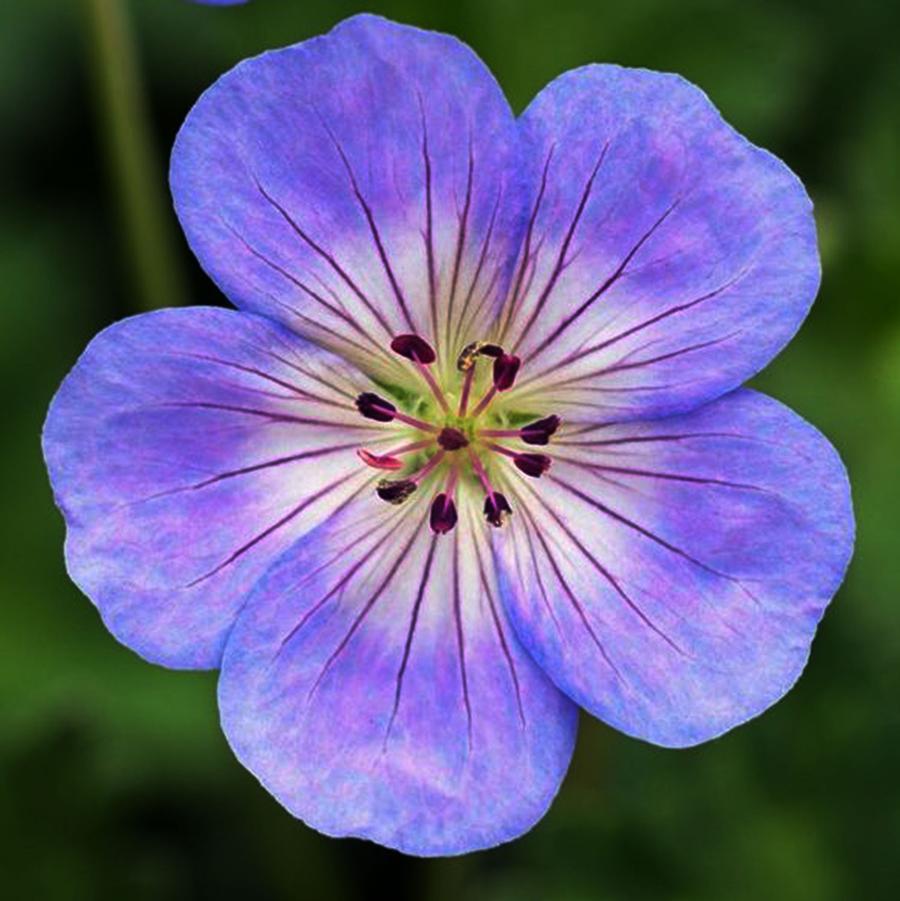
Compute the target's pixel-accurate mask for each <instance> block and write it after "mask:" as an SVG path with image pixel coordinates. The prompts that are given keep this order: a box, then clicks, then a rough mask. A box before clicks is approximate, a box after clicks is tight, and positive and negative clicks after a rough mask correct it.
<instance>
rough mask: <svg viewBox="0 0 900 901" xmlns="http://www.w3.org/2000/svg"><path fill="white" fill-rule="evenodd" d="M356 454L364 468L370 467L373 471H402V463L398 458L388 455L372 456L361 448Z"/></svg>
mask: <svg viewBox="0 0 900 901" xmlns="http://www.w3.org/2000/svg"><path fill="white" fill-rule="evenodd" d="M356 454H357V456H358V457H359V459H360V460H362V461H363V463H365V464H366V466H371V467H372V468H373V469H395V470H396V469H403V461H402V460H401V459H400V458H399V457H392V456H390V454H381V455H379V454H373V453H372V452H371V451H367V450H366V449H365V448H364V447H361V448H360V449H359V450H358V451H357V452H356Z"/></svg>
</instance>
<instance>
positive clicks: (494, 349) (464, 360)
mask: <svg viewBox="0 0 900 901" xmlns="http://www.w3.org/2000/svg"><path fill="white" fill-rule="evenodd" d="M502 355H503V348H502V347H500V345H499V344H488V343H487V342H485V341H473V342H472V343H471V344H467V345H466V346H465V347H464V348H463V349H462V350H461V351H460V354H459V356H458V357H457V358H456V368H457V369H458V370H459V371H460V372H464V373H465V376H464V377H463V386H462V394H461V395H460V398H459V409H458V410H457V415H458V416H465V415H466V409H467V408H468V406H469V392H470V391H471V390H472V380H473V379H474V378H475V364H476V363H477V362H478V357H479V356H484V357H500V356H502Z"/></svg>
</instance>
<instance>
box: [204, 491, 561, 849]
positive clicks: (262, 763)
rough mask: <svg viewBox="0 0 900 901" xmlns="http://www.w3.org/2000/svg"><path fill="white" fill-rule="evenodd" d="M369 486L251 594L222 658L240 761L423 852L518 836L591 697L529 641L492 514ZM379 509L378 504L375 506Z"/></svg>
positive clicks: (326, 813)
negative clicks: (556, 681)
mask: <svg viewBox="0 0 900 901" xmlns="http://www.w3.org/2000/svg"><path fill="white" fill-rule="evenodd" d="M422 495H423V492H419V493H418V494H416V495H414V496H413V498H412V499H411V500H410V501H408V502H407V504H406V505H405V506H403V507H400V508H397V507H384V506H382V507H379V508H373V506H372V504H373V501H372V500H370V499H369V498H362V499H360V500H359V501H358V502H354V503H353V504H351V505H349V506H348V507H347V508H346V510H345V511H343V512H342V513H341V514H339V515H338V516H336V517H333V518H332V519H330V520H329V521H328V522H327V523H326V524H324V525H323V526H321V527H320V528H319V529H317V530H316V531H315V532H313V533H311V534H309V535H307V536H306V537H305V538H304V539H302V540H301V541H300V542H298V544H297V545H296V546H294V547H293V548H291V550H290V551H289V552H288V553H286V554H285V555H284V557H283V558H282V559H281V561H280V562H279V563H278V564H276V565H275V567H274V568H273V571H272V572H271V573H270V574H269V575H267V576H266V577H265V578H264V579H263V581H262V582H260V584H259V586H258V587H257V589H256V590H255V592H254V594H253V597H252V599H251V601H250V602H249V603H248V605H247V607H246V608H245V610H244V611H243V612H242V613H241V615H240V617H239V618H238V621H237V623H236V624H235V627H234V630H233V632H232V633H231V636H230V637H229V640H228V644H227V646H226V649H225V655H224V658H223V663H222V675H221V679H220V683H219V702H220V707H221V713H222V725H223V728H224V730H225V734H226V736H227V737H228V740H229V742H230V743H231V746H232V748H233V749H234V751H235V753H236V754H237V756H238V758H239V759H240V760H241V761H242V762H243V763H244V764H245V765H246V766H247V767H248V768H249V769H250V770H251V771H252V772H254V773H255V774H256V776H257V777H258V778H259V779H260V781H261V782H262V783H263V784H264V785H265V786H266V787H267V788H268V789H269V791H271V792H272V793H273V794H274V795H275V796H276V797H277V798H278V800H279V801H280V802H281V803H282V804H284V805H285V807H287V808H288V810H290V811H291V812H292V813H293V814H295V815H296V816H298V817H300V818H302V819H303V820H304V821H306V822H307V823H308V824H309V825H311V826H313V827H314V828H316V829H318V830H320V831H322V832H325V833H327V834H329V835H336V836H356V837H361V838H369V839H372V840H373V841H376V842H378V843H380V844H382V845H387V846H389V847H392V848H398V849H400V850H401V851H404V852H406V853H409V854H417V855H423V856H431V855H445V854H458V853H462V852H465V851H471V850H474V849H477V848H485V847H489V846H492V845H496V844H498V843H500V842H503V841H506V840H508V839H511V838H513V837H515V836H517V835H519V834H521V833H523V832H525V831H526V830H528V829H529V828H531V826H533V825H534V823H535V822H536V821H537V820H538V819H539V818H540V817H541V816H542V815H543V813H544V812H545V810H546V809H547V807H548V806H549V804H550V802H551V800H552V799H553V796H554V795H555V794H556V791H557V788H558V786H559V783H560V781H561V779H562V777H563V775H564V773H565V770H566V767H567V766H568V762H569V758H570V756H571V753H572V747H573V743H574V739H575V730H576V720H577V716H576V714H577V708H576V707H575V706H574V705H573V704H572V703H571V702H570V701H569V700H568V699H567V698H566V697H565V696H564V695H563V694H561V693H560V692H559V691H557V689H556V688H554V687H553V685H552V684H551V683H550V681H549V680H548V679H547V678H546V677H545V676H544V674H543V673H542V672H541V671H540V670H539V669H538V668H537V667H536V666H535V665H534V663H533V661H532V660H531V659H530V658H529V657H528V655H527V654H526V653H525V652H524V651H523V650H522V648H521V646H520V645H519V643H518V642H517V641H516V639H515V636H514V634H513V632H512V630H511V629H510V627H509V624H508V622H507V620H506V616H505V613H504V611H503V609H502V607H501V605H500V601H499V598H498V596H497V594H496V586H495V581H494V575H493V566H492V564H491V559H490V551H489V549H488V548H487V547H486V540H485V529H486V528H487V526H485V524H484V523H483V522H481V521H480V518H479V519H478V520H476V519H475V517H474V516H473V510H472V509H469V508H466V507H463V509H461V510H460V523H459V526H458V527H457V528H456V529H455V530H454V531H453V532H452V533H450V534H448V535H440V536H438V535H435V534H433V533H431V532H430V531H429V529H428V510H429V500H430V497H428V498H426V497H424V496H422ZM375 503H377V502H375Z"/></svg>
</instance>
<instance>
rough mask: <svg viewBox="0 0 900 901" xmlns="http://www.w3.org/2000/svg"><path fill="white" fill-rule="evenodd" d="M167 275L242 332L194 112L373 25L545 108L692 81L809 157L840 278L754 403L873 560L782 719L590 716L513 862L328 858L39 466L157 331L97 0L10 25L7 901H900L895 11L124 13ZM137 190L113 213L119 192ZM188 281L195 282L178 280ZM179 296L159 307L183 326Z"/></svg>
mask: <svg viewBox="0 0 900 901" xmlns="http://www.w3.org/2000/svg"><path fill="white" fill-rule="evenodd" d="M122 3H123V5H124V8H125V12H126V14H127V16H128V17H129V21H130V24H131V29H132V35H133V37H134V39H135V44H136V48H137V58H138V66H139V68H138V72H139V73H140V74H141V79H142V81H139V83H138V85H137V87H138V90H141V91H142V92H143V93H144V95H145V96H144V100H145V102H146V106H147V109H148V111H149V114H148V115H149V121H148V122H144V123H143V124H141V125H140V127H141V128H146V129H147V132H148V134H149V135H150V136H151V138H152V141H153V142H154V144H153V146H150V147H147V148H146V151H147V163H146V165H147V167H149V168H148V169H147V171H146V172H145V173H144V174H145V175H146V176H147V179H148V185H149V190H150V191H155V192H157V194H158V196H157V197H156V198H155V200H153V201H151V202H152V203H160V202H161V203H165V204H166V205H165V206H164V207H163V212H164V214H165V216H167V218H166V219H165V221H164V223H163V227H164V228H166V229H167V230H168V235H167V237H166V238H165V240H168V241H171V242H172V244H173V245H174V247H175V251H176V254H177V259H176V260H175V262H174V263H173V264H172V265H173V266H175V267H178V268H179V269H181V270H183V272H184V273H186V274H187V275H186V278H187V280H188V288H189V296H190V297H191V298H192V300H193V301H194V302H197V303H220V302H222V299H221V298H220V297H219V296H218V295H217V294H216V292H215V289H214V288H213V286H212V284H211V283H210V282H209V281H208V280H207V279H206V278H205V277H204V276H203V274H202V273H201V272H200V270H199V267H198V266H197V265H196V263H195V262H194V261H193V259H192V258H191V257H190V255H189V253H188V251H187V249H186V246H185V245H184V242H183V239H182V238H181V236H180V233H179V231H178V226H177V223H176V221H175V218H174V216H173V215H171V213H169V207H168V205H167V198H166V196H165V191H166V187H165V169H164V163H163V161H164V160H165V158H166V155H167V153H168V149H169V147H170V145H171V142H172V139H173V137H174V134H175V131H176V129H177V127H178V125H179V124H180V121H181V119H182V118H183V117H184V115H185V113H186V111H187V110H188V108H189V107H190V105H191V103H192V102H193V101H194V100H195V99H196V97H197V96H198V95H199V93H200V92H201V91H202V90H203V88H205V87H206V86H207V85H208V84H209V83H210V82H211V81H212V80H213V79H214V78H215V77H216V76H217V75H218V74H220V73H221V72H223V71H224V70H225V69H227V68H228V67H230V66H231V65H232V64H234V63H236V62H237V61H238V60H240V59H241V58H243V57H246V56H248V55H251V54H254V53H257V52H260V51H262V50H264V49H267V48H269V47H273V46H278V45H283V44H287V43H292V42H294V41H298V40H301V39H303V38H306V37H308V36H310V35H313V34H316V33H319V32H322V31H324V30H326V29H327V28H329V27H330V26H331V25H332V24H334V23H335V22H336V21H338V20H339V19H341V18H343V17H344V16H346V15H348V14H350V13H352V12H356V11H358V10H360V9H368V10H370V11H375V12H381V13H383V14H385V15H388V16H390V17H393V18H397V19H400V20H405V21H408V22H413V23H416V24H420V25H423V26H426V27H433V28H440V29H443V30H447V31H451V32H453V33H455V34H457V35H459V36H460V37H462V38H463V39H464V40H466V41H468V42H469V43H470V44H472V46H473V47H475V49H476V50H477V51H478V52H479V53H480V54H481V55H482V57H483V58H484V59H485V60H486V61H487V62H488V64H489V65H490V66H491V67H492V68H493V70H494V71H495V73H496V74H497V76H498V78H499V80H500V82H501V84H502V85H503V86H504V88H505V89H506V91H507V92H508V95H509V97H510V98H511V100H512V102H513V104H514V106H515V107H516V108H517V109H520V108H521V107H522V106H523V105H524V104H525V103H527V101H528V99H529V97H531V96H532V95H533V94H534V92H535V91H536V90H538V89H539V88H540V87H541V85H543V84H544V83H545V82H546V81H547V80H549V79H550V78H552V77H554V76H555V75H557V74H558V73H560V72H562V71H564V70H566V69H569V68H571V67H573V66H577V65H580V64H582V63H585V62H589V61H592V60H609V61H616V62H621V63H625V64H630V65H640V66H645V67H648V68H652V69H662V70H674V71H678V72H681V73H682V74H684V75H685V76H687V77H688V78H690V79H691V80H693V81H695V82H697V83H698V84H700V85H701V86H702V87H703V88H704V89H705V90H706V91H707V93H709V95H710V96H711V97H712V98H713V100H714V101H715V102H716V103H717V105H718V106H719V107H720V108H721V109H722V111H723V113H724V114H725V116H726V118H728V119H729V120H730V121H731V122H732V123H733V124H734V125H735V126H736V127H738V128H739V129H740V130H742V131H744V132H745V133H746V134H747V135H748V136H749V137H750V138H751V139H752V140H754V141H755V142H757V143H759V144H761V145H763V146H765V147H768V148H770V149H772V150H773V151H774V152H776V153H777V154H779V155H780V156H782V157H784V158H785V159H787V161H788V162H789V163H790V165H791V166H792V167H793V168H794V169H795V170H796V171H797V172H798V173H799V174H800V175H801V177H802V178H803V179H804V181H805V182H806V184H807V186H808V187H809V189H810V192H811V194H812V196H813V198H814V199H815V201H816V205H817V214H818V221H819V226H820V231H821V243H822V251H823V260H824V266H825V278H824V283H823V288H822V291H821V294H820V296H819V300H818V302H817V304H816V306H815V308H814V310H813V312H812V314H811V316H810V318H809V320H808V321H807V323H806V325H805V326H804V328H803V329H802V331H801V333H800V335H799V337H798V338H797V340H796V341H795V342H794V343H792V344H791V346H790V347H789V348H788V349H787V350H786V351H785V352H784V353H783V354H782V355H781V356H780V357H779V359H778V360H777V361H776V362H775V363H774V364H773V365H772V366H771V367H770V368H769V369H768V370H767V371H766V373H764V375H763V376H762V377H760V378H759V379H758V384H759V386H760V387H762V388H763V389H764V390H766V391H769V392H770V393H772V394H774V395H776V396H777V397H779V398H780V399H782V400H783V401H785V402H787V403H788V404H790V405H791V406H793V407H794V408H795V409H797V410H798V411H799V412H801V413H802V414H803V415H804V416H805V417H807V418H808V419H810V420H811V421H812V422H813V423H815V424H816V425H818V426H819V427H820V428H822V429H823V430H824V431H825V432H826V433H827V434H828V435H829V437H830V438H831V439H832V440H833V441H834V443H835V444H836V445H837V447H838V448H839V449H840V450H841V452H842V454H843V456H844V458H845V460H846V462H847V464H848V467H849V469H850V472H851V478H852V481H853V485H854V492H855V499H856V505H857V514H858V519H859V539H858V549H857V554H856V558H855V561H854V563H853V565H852V567H851V570H850V575H849V578H848V580H847V582H846V584H845V586H844V588H843V589H842V591H841V593H840V594H839V596H838V598H837V600H836V601H835V603H834V605H833V607H832V609H831V610H830V611H829V613H828V615H827V616H826V618H825V621H824V623H823V626H822V628H821V630H820V635H819V637H818V639H817V641H816V645H815V648H814V653H813V655H812V659H811V662H810V664H809V667H808V669H807V671H806V674H805V675H804V677H803V678H802V680H801V681H800V683H799V685H798V686H797V688H796V689H795V690H794V691H792V692H791V693H790V695H789V696H788V697H787V698H786V699H785V700H784V701H782V702H781V703H780V704H778V705H777V706H776V707H775V708H773V709H772V710H771V711H770V712H769V713H767V714H766V715H765V716H763V717H762V718H760V719H759V720H757V721H755V722H753V723H752V724H750V725H747V726H745V727H743V728H741V729H738V730H736V731H735V732H733V733H731V734H729V735H727V736H726V737H724V738H722V739H720V740H718V741H715V742H712V743H710V744H708V745H705V746H703V747H700V748H696V749H693V750H688V751H681V752H673V751H664V750H661V749H657V748H653V747H651V746H648V745H645V744H642V743H639V742H636V741H633V740H630V739H628V738H625V737H624V736H622V735H619V734H617V733H615V732H613V731H612V730H610V729H607V728H606V727H604V726H603V725H601V724H599V723H597V722H595V721H593V720H590V719H588V718H585V720H584V724H583V729H582V734H581V736H580V739H579V745H578V750H577V753H576V757H575V760H574V762H573V765H572V769H571V772H570V775H569V778H568V779H567V780H566V782H565V784H564V786H563V788H562V791H561V794H560V796H559V798H558V800H557V802H556V804H555V805H554V807H553V808H552V810H551V811H550V813H549V814H548V816H547V817H546V818H545V819H544V821H543V822H542V823H540V824H539V825H538V826H537V828H536V829H535V830H534V831H533V832H532V833H530V834H529V835H528V836H526V837H525V838H523V839H521V840H520V841H518V842H515V843H513V844H511V845H508V846H505V847H503V848H500V849H497V850H494V851H490V852H484V853H480V854H475V855H470V856H467V857H464V858H459V859H454V860H443V861H418V860H412V859H407V858H403V857H401V856H400V855H397V854H394V853H391V852H388V851H384V850H382V849H380V848H377V847H374V846H372V845H369V844H366V843H362V842H356V841H333V840H329V839H325V838H323V837H321V836H319V835H317V834H316V833H314V832H312V831H311V830H309V829H307V828H306V827H304V826H303V825H302V824H300V823H298V822H296V821H294V820H293V819H291V817H290V816H289V815H288V814H287V813H285V812H284V811H283V810H282V809H281V808H280V807H279V806H278V805H277V804H276V803H275V802H274V801H273V800H272V799H271V798H270V797H269V796H268V795H267V794H266V793H265V792H264V791H262V790H261V789H259V788H258V787H257V786H256V784H255V782H254V780H253V777H252V776H250V775H249V774H248V773H247V772H245V771H244V770H243V769H242V768H241V767H240V766H239V765H238V764H237V763H236V762H235V761H234V760H233V758H232V756H231V754H230V752H229V750H228V748H227V746H226V744H225V742H224V739H223V738H222V736H221V734H220V732H219V729H218V725H217V722H216V712H215V678H214V676H213V675H212V674H197V673H194V674H189V673H173V672H167V671H166V670H163V669H160V668H157V667H152V666H148V665H147V664H145V663H143V662H142V661H141V660H139V659H138V658H137V657H136V656H135V655H134V654H132V653H131V652H129V651H127V650H126V649H124V648H122V647H120V646H119V645H118V644H116V642H115V641H114V640H112V639H111V638H110V636H109V635H108V634H107V633H106V631H105V630H104V629H103V627H102V625H101V624H100V621H99V618H98V617H97V616H96V614H95V612H94V610H93V608H92V607H91V605H90V603H89V602H88V601H87V600H86V599H85V598H84V597H82V596H81V595H80V594H79V592H78V591H77V589H76V588H75V587H74V586H73V585H72V584H71V583H69V581H68V580H67V578H66V576H65V572H64V569H63V561H62V537H63V529H62V523H61V520H60V517H59V516H58V514H57V513H56V511H55V510H54V508H53V506H52V503H51V497H50V492H49V489H48V487H47V483H46V477H45V474H44V470H43V465H42V463H41V459H40V452H39V435H40V428H41V423H42V419H43V416H44V411H45V409H46V404H47V402H48V401H49V399H50V397H51V395H52V393H53V390H54V388H55V386H56V385H57V384H58V382H59V380H60V379H61V378H62V376H63V375H64V374H65V372H66V371H67V369H68V368H69V367H70V366H71V365H72V363H73V362H74V360H75V358H76V357H77V355H78V353H79V352H80V350H81V349H82V347H83V346H84V344H85V343H86V342H87V341H88V340H89V338H90V337H91V336H92V335H93V334H94V333H95V332H96V331H98V330H99V329H100V328H102V327H103V326H104V325H106V324H108V323H109V322H111V321H113V320H115V319H117V318H120V317H122V316H124V315H128V314H130V313H132V312H134V311H136V310H137V309H138V308H139V298H140V293H141V292H140V290H139V286H138V284H137V283H136V279H135V273H136V272H137V271H138V270H137V269H136V268H135V265H134V263H133V261H132V258H131V256H129V251H128V244H127V240H125V238H124V237H123V224H124V223H123V221H122V219H121V218H120V217H121V210H122V209H123V204H122V201H121V199H120V197H119V196H118V195H119V191H120V189H121V183H120V182H117V181H116V178H115V177H114V174H113V170H112V167H111V166H110V157H109V154H108V152H107V150H108V143H107V135H108V130H109V123H108V122H107V121H105V118H104V115H105V114H104V109H105V107H104V106H103V104H102V103H101V102H100V96H99V95H98V94H97V93H95V85H96V84H97V80H96V78H95V77H94V74H93V73H94V72H95V66H96V58H95V56H94V54H95V52H96V45H95V43H94V38H93V37H92V36H91V34H90V33H89V28H88V21H89V20H88V15H87V13H88V2H87V0H5V2H4V3H3V4H2V7H3V8H2V11H0V17H2V19H0V21H2V27H0V122H2V129H3V140H2V145H0V146H2V148H3V154H4V166H3V173H4V176H5V177H6V182H7V183H6V184H5V185H4V192H3V193H4V203H3V207H2V210H0V274H2V285H3V302H2V304H0V374H2V379H3V384H5V385H6V394H5V397H6V406H5V415H4V423H3V442H2V455H3V460H2V472H3V475H4V486H3V500H4V506H5V510H4V515H3V517H2V523H3V529H4V536H3V539H4V540H3V541H2V542H0V602H2V606H0V617H2V622H0V722H2V728H0V770H2V778H0V849H2V850H0V862H2V872H3V882H4V889H3V895H4V897H5V898H10V899H15V901H17V899H29V901H30V899H39V901H43V899H48V901H57V899H59V901H69V899H73V901H74V899H79V901H80V899H85V901H105V899H116V901H118V899H129V901H131V899H133V901H144V899H147V901H150V899H153V901H157V899H176V901H178V899H205V898H213V897H215V898H217V899H227V898H242V899H246V898H252V899H254V901H256V899H260V901H267V899H300V898H334V899H344V898H347V899H353V898H363V897H368V896H370V895H374V894H378V893H385V892H387V893H389V894H390V896H391V897H392V898H394V899H397V901H402V899H406V898H410V899H417V901H418V899H426V901H430V899H435V901H442V899H459V898H465V899H473V901H512V899H532V898H535V899H566V901H580V899H585V901H587V899H590V901H595V899H597V901H603V899H610V901H614V899H628V901H642V899H662V898H665V899H679V901H681V899H683V901H694V899H697V901H704V899H709V901H720V899H729V901H744V899H746V901H758V899H760V898H766V899H769V901H781V899H784V901H806V899H811V901H832V899H833V901H844V899H865V901H870V899H888V898H894V897H896V893H897V886H898V885H900V856H898V854H897V847H898V844H900V767H898V757H897V752H898V747H900V706H898V703H897V698H898V696H900V603H898V589H900V553H898V551H897V541H898V517H897V511H898V510H900V478H898V460H900V307H898V301H897V298H898V296H900V219H898V214H897V211H898V208H900V106H898V102H897V98H898V96H900V60H898V57H897V53H896V36H897V34H898V33H900V6H898V5H897V4H892V3H888V2H885V0H858V2H856V3H855V4H853V7H852V13H851V10H850V7H848V6H847V4H845V3H842V2H839V0H796V2H776V0H769V2H764V0H734V2H714V0H681V2H678V3H674V2H665V0H631V2H629V3H613V2H611V0H599V2H598V0H457V2H454V3H452V4H450V3H440V2H433V3H430V2H426V0H420V2H415V0H395V2H377V0H372V2H371V3H368V4H358V3H350V2H338V0H255V2H253V3H251V4H249V5H247V6H244V7H234V8H229V9H215V8H212V7H204V6H198V5H193V4H189V3H187V2H185V0H132V2H128V0H122ZM117 185H118V188H117ZM174 277H175V276H173V278H174ZM167 302H168V301H167V300H166V298H160V305H165V304H166V303H167Z"/></svg>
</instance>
